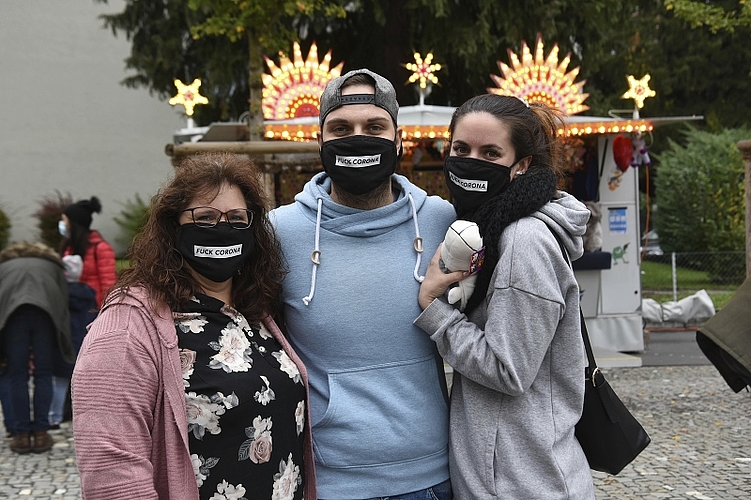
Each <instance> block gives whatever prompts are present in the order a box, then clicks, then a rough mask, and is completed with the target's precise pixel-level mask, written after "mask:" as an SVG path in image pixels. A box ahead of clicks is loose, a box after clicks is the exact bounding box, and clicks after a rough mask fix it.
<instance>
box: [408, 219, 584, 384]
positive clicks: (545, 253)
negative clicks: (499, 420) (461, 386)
mask: <svg viewBox="0 0 751 500" xmlns="http://www.w3.org/2000/svg"><path fill="white" fill-rule="evenodd" d="M528 229H529V228H524V229H522V228H519V227H518V226H509V228H508V229H507V231H508V232H509V233H510V234H508V235H506V234H504V240H505V241H503V242H502V243H501V259H500V261H499V264H498V265H497V266H496V269H495V272H494V278H493V281H492V284H491V288H490V289H489V290H488V294H487V296H486V304H487V305H486V311H485V314H486V320H485V323H484V325H483V326H482V327H481V326H478V325H477V324H475V323H474V322H472V321H470V320H469V319H468V318H467V316H466V315H464V314H463V313H461V312H459V311H458V310H457V309H455V308H454V307H453V306H451V305H449V304H448V303H447V302H446V301H445V300H444V299H443V298H440V299H437V300H435V301H433V303H432V304H431V305H430V306H428V307H427V308H426V309H425V310H424V311H423V313H422V314H421V315H420V316H419V317H418V318H417V320H416V321H415V324H416V325H417V326H418V327H420V328H421V329H423V330H424V331H425V332H427V333H428V334H430V337H431V339H432V340H433V341H434V342H435V343H436V346H437V348H438V351H439V352H440V353H441V355H442V356H443V357H444V359H445V360H446V362H447V363H449V364H450V365H451V366H452V367H454V369H456V370H457V371H458V372H459V373H461V374H462V376H464V377H467V378H469V379H471V380H473V381H474V382H477V383H478V384H481V385H483V386H485V387H488V388H491V389H494V390H497V391H500V392H503V393H504V394H509V395H512V396H518V395H521V394H523V393H524V392H525V391H526V390H528V389H529V387H530V386H531V385H532V383H533V382H534V380H535V378H536V377H537V374H538V372H539V371H540V366H541V364H542V362H543V360H544V358H545V355H546V353H547V351H548V349H549V347H550V344H551V342H552V339H553V336H554V335H555V333H556V330H557V329H558V324H559V321H560V320H561V318H562V317H563V314H564V310H565V306H564V301H563V295H562V293H561V286H560V284H559V282H558V279H559V278H558V276H559V273H566V272H567V270H568V265H567V264H566V263H565V261H564V260H563V256H562V255H561V254H560V250H559V249H558V248H557V243H555V240H554V239H553V236H552V234H549V236H547V237H546V235H545V234H544V233H539V232H536V231H530V230H528ZM544 231H545V232H548V233H549V231H547V229H545V230H544ZM548 240H551V241H548ZM553 245H555V247H553ZM515 247H516V248H517V250H516V251H514V248H515ZM509 252H510V253H509ZM572 279H573V278H572ZM572 283H573V285H574V286H575V281H573V282H572ZM566 286H569V285H566ZM480 307H483V305H480ZM481 312H482V311H475V313H474V314H479V313H481ZM474 314H473V317H474Z"/></svg>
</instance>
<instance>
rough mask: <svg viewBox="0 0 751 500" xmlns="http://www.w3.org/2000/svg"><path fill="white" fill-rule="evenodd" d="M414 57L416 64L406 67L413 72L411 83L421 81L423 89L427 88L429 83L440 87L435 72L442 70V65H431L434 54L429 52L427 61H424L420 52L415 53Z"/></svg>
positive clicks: (426, 57)
mask: <svg viewBox="0 0 751 500" xmlns="http://www.w3.org/2000/svg"><path fill="white" fill-rule="evenodd" d="M414 57H415V62H414V63H407V64H405V65H404V67H405V68H407V69H408V70H409V71H411V72H412V75H411V76H410V77H409V83H415V82H417V81H419V82H420V83H419V85H420V88H421V89H424V88H426V87H427V86H428V82H430V83H431V84H435V85H438V77H437V76H435V72H436V71H440V70H441V65H440V64H430V63H431V62H432V61H433V53H432V52H428V55H426V56H425V60H423V59H422V56H421V55H420V53H419V52H415V54H414Z"/></svg>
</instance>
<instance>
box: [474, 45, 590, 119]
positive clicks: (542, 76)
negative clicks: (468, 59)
mask: <svg viewBox="0 0 751 500" xmlns="http://www.w3.org/2000/svg"><path fill="white" fill-rule="evenodd" d="M558 52H559V49H558V44H557V43H556V44H555V45H553V48H552V49H551V51H550V54H548V57H547V58H546V57H545V53H544V50H543V43H542V35H541V34H539V33H538V34H537V43H536V44H535V50H534V53H533V52H532V51H531V50H530V48H529V47H528V46H527V42H525V41H524V40H522V54H521V60H520V59H519V56H518V55H517V54H516V53H514V51H512V50H511V49H508V55H509V60H510V62H511V66H508V65H506V64H505V63H504V62H503V61H498V69H500V70H501V73H502V74H503V76H498V75H490V78H492V79H493V81H494V82H495V83H496V85H498V87H497V88H488V92H490V93H491V94H498V95H510V96H515V97H520V98H522V99H526V100H527V101H528V102H542V103H545V104H547V105H549V106H552V107H554V108H557V109H558V110H560V111H561V112H562V113H565V114H566V115H574V114H577V113H581V112H582V111H586V110H588V109H589V106H586V105H585V104H584V100H585V99H586V98H587V97H588V96H589V94H585V93H584V92H583V90H582V89H583V87H584V84H585V83H586V81H580V82H577V81H576V77H577V76H578V74H579V67H576V68H574V69H572V70H571V71H568V65H569V63H570V62H571V53H570V52H569V53H568V54H566V57H564V58H563V60H562V61H560V63H559V62H558Z"/></svg>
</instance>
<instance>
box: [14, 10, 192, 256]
mask: <svg viewBox="0 0 751 500" xmlns="http://www.w3.org/2000/svg"><path fill="white" fill-rule="evenodd" d="M124 5H125V2H123V1H121V0H110V2H109V4H99V3H95V2H94V0H0V208H2V209H3V210H4V211H5V212H6V214H8V216H9V217H10V219H11V223H12V225H13V227H12V234H11V240H12V241H18V240H29V241H36V240H38V230H37V228H36V219H34V218H33V217H32V216H31V214H32V213H33V212H35V211H36V210H37V209H38V208H39V204H38V202H39V200H40V199H42V198H43V197H45V196H52V195H54V193H55V190H59V191H61V192H62V193H70V194H71V195H72V196H73V198H74V200H79V199H84V198H86V199H88V198H90V197H91V196H92V195H95V196H98V197H99V198H100V200H101V201H102V206H103V209H102V213H100V214H94V221H93V223H92V228H93V229H97V230H99V231H100V232H101V233H102V235H103V236H104V237H105V239H107V240H108V241H110V242H111V243H113V245H115V238H116V237H117V236H118V235H119V233H120V228H119V226H118V225H117V224H116V223H115V222H114V220H113V217H115V216H117V215H118V214H119V213H120V211H121V210H122V209H123V205H122V203H124V202H125V201H127V200H131V199H133V198H134V196H135V194H136V193H139V194H140V195H141V197H142V198H143V199H144V200H148V199H149V198H150V197H151V195H153V194H154V193H155V192H156V190H157V189H158V187H159V185H160V184H161V182H162V181H164V180H165V179H166V178H167V177H168V176H169V175H170V173H171V172H172V166H171V164H170V161H169V158H168V157H167V156H166V155H165V154H164V146H165V144H167V143H169V142H171V141H172V134H173V132H174V131H175V130H176V129H179V128H182V127H184V126H185V118H184V115H183V113H182V107H173V106H170V105H169V104H168V103H167V102H164V101H160V100H159V99H157V98H156V97H151V96H150V95H149V93H148V91H146V90H145V89H139V90H133V89H128V88H126V87H124V86H122V85H120V81H121V80H122V79H123V78H125V76H126V72H125V69H124V68H125V63H124V59H125V58H126V57H127V55H128V53H129V50H130V44H129V43H128V42H127V41H126V40H125V38H124V37H122V36H120V37H118V38H115V37H114V36H113V35H112V32H111V31H109V30H105V29H104V28H102V21H101V20H99V19H98V18H97V17H98V16H99V15H100V14H102V13H112V12H121V11H122V10H123V8H124ZM115 246H116V250H117V251H118V252H122V251H123V250H124V249H123V248H121V247H117V245H115Z"/></svg>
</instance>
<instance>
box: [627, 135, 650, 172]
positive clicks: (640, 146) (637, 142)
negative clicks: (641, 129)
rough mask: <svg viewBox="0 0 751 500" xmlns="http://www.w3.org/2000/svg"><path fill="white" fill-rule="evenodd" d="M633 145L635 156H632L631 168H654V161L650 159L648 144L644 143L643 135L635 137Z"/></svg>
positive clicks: (632, 140)
mask: <svg viewBox="0 0 751 500" xmlns="http://www.w3.org/2000/svg"><path fill="white" fill-rule="evenodd" d="M631 144H632V145H633V148H634V152H633V155H632V156H631V166H632V167H640V166H642V165H644V166H647V167H650V166H652V160H651V159H650V158H649V153H648V152H647V143H646V142H644V139H643V138H642V136H641V134H640V135H634V137H633V138H632V139H631Z"/></svg>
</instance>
